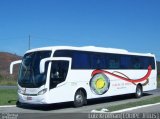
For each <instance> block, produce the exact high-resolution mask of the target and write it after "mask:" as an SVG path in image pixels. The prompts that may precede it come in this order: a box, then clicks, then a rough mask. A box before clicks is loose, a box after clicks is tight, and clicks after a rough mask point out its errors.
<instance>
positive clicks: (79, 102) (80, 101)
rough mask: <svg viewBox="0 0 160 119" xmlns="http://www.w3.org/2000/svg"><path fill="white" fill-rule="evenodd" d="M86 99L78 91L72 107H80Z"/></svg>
mask: <svg viewBox="0 0 160 119" xmlns="http://www.w3.org/2000/svg"><path fill="white" fill-rule="evenodd" d="M85 102H86V97H85V95H84V93H83V92H82V91H81V90H78V91H77V92H76V94H75V96H74V106H75V107H81V106H83V105H84V104H85Z"/></svg>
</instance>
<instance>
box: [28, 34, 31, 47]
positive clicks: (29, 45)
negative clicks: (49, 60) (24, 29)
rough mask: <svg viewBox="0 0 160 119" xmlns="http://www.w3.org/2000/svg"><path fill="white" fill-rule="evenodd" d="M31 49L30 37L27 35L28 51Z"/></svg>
mask: <svg viewBox="0 0 160 119" xmlns="http://www.w3.org/2000/svg"><path fill="white" fill-rule="evenodd" d="M30 48H31V36H30V35H29V37H28V49H29V50H30Z"/></svg>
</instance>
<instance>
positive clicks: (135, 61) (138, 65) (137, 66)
mask: <svg viewBox="0 0 160 119" xmlns="http://www.w3.org/2000/svg"><path fill="white" fill-rule="evenodd" d="M132 67H133V69H141V68H142V64H141V61H140V58H139V57H133V59H132Z"/></svg>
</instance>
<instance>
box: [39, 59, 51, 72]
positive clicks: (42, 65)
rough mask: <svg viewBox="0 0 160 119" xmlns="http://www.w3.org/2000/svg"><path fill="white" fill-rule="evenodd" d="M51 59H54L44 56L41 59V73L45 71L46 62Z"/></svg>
mask: <svg viewBox="0 0 160 119" xmlns="http://www.w3.org/2000/svg"><path fill="white" fill-rule="evenodd" d="M51 60H52V58H44V59H42V60H41V61H40V67H39V69H40V73H41V74H43V73H44V72H45V64H46V62H48V61H51Z"/></svg>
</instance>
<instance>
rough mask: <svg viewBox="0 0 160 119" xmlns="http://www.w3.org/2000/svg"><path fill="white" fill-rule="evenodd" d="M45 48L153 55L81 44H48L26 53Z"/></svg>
mask: <svg viewBox="0 0 160 119" xmlns="http://www.w3.org/2000/svg"><path fill="white" fill-rule="evenodd" d="M45 50H52V51H55V50H78V51H90V52H101V53H115V54H129V55H140V56H153V57H154V54H151V53H135V52H128V51H127V50H124V49H117V48H104V47H96V46H82V47H73V46H49V47H41V48H35V49H31V50H28V51H27V52H26V53H29V52H35V51H45Z"/></svg>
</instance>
